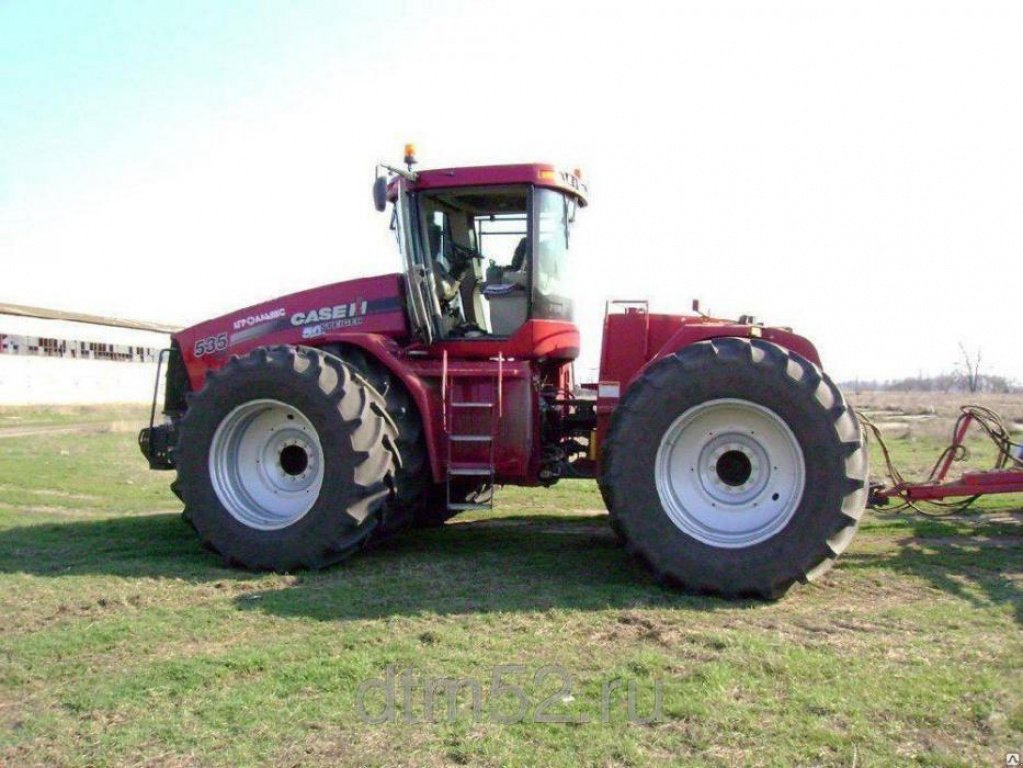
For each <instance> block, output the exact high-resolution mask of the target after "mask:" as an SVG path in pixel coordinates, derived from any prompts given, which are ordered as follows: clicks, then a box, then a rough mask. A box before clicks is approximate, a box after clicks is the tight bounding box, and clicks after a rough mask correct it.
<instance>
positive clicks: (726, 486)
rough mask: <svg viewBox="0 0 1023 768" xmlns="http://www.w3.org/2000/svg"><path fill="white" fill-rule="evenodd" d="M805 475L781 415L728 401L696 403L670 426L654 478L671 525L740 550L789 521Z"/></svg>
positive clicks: (798, 451) (796, 446)
mask: <svg viewBox="0 0 1023 768" xmlns="http://www.w3.org/2000/svg"><path fill="white" fill-rule="evenodd" d="M805 474H806V469H805V463H804V459H803V452H802V449H801V448H800V446H799V443H798V441H797V440H796V437H795V435H794V434H793V433H792V430H791V429H789V427H788V425H787V424H785V422H784V421H783V420H782V419H781V417H779V416H778V415H777V414H776V413H774V411H771V410H770V409H768V408H765V407H763V406H760V405H757V404H755V403H752V402H749V401H746V400H738V399H730V398H729V399H720V400H711V401H708V402H706V403H701V404H700V405H697V406H694V407H693V408H690V409H689V410H687V411H686V412H685V413H683V414H682V415H681V416H679V417H678V418H677V419H676V420H675V421H674V422H673V423H672V424H671V426H669V427H668V429H667V430H666V431H665V433H664V435H663V437H662V439H661V443H660V446H659V447H658V451H657V457H656V460H655V470H654V479H655V483H656V486H657V493H658V495H659V496H660V499H661V504H662V506H663V508H664V510H665V512H666V513H667V515H668V517H669V518H670V519H671V521H672V522H673V523H674V524H675V526H676V527H678V528H679V529H680V530H682V531H683V532H684V533H686V534H688V535H690V536H692V537H694V538H696V539H698V540H700V541H702V542H704V543H705V544H710V545H712V546H717V547H727V548H738V547H749V546H752V545H754V544H758V543H760V542H762V541H765V540H767V539H769V538H770V537H771V536H773V535H775V534H776V533H778V532H779V531H780V530H781V529H782V528H784V527H785V525H787V524H788V521H789V520H790V519H791V517H792V515H793V514H794V513H795V510H796V508H797V507H798V506H799V502H800V501H801V499H802V495H803V486H804V484H805Z"/></svg>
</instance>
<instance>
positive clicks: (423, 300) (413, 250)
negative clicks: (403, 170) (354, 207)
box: [394, 177, 441, 344]
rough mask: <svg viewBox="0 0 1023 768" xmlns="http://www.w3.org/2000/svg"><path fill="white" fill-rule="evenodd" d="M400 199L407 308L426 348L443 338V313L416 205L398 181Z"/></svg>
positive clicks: (399, 226) (398, 213) (405, 185)
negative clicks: (421, 236)
mask: <svg viewBox="0 0 1023 768" xmlns="http://www.w3.org/2000/svg"><path fill="white" fill-rule="evenodd" d="M397 181H398V197H397V199H396V200H395V201H394V213H395V219H396V226H397V230H398V232H397V234H398V248H399V250H400V251H401V256H402V259H403V260H404V262H405V283H406V286H407V289H408V307H409V315H410V321H411V323H412V330H413V332H414V333H415V334H416V335H417V336H419V337H420V338H421V339H422V340H423V341H424V342H426V343H427V344H432V343H433V342H434V340H435V339H437V338H438V337H439V336H440V333H439V329H440V327H441V325H440V319H441V312H440V301H439V300H438V299H437V291H436V286H435V284H434V281H433V271H432V266H431V261H430V258H429V255H428V254H427V253H426V250H425V248H424V247H423V244H422V239H421V238H420V237H419V236H418V234H419V233H418V224H417V220H416V215H415V201H414V199H413V197H412V194H411V192H410V191H409V189H408V182H407V181H406V180H405V179H404V178H401V177H398V180H397Z"/></svg>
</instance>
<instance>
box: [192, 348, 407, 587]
mask: <svg viewBox="0 0 1023 768" xmlns="http://www.w3.org/2000/svg"><path fill="white" fill-rule="evenodd" d="M397 436H398V435H397V428H396V426H395V424H394V422H393V421H392V420H391V419H390V418H389V417H388V415H387V411H386V405H385V402H384V399H383V397H382V396H381V395H380V394H379V393H378V392H377V391H376V390H375V389H374V388H373V387H372V386H371V385H370V384H369V383H368V382H367V381H366V380H365V379H363V378H362V377H361V376H359V375H358V374H357V373H356V372H355V371H354V370H352V368H350V367H349V366H348V365H346V364H345V363H344V362H342V361H341V360H339V359H338V358H336V357H334V356H333V355H328V354H324V353H323V352H320V351H318V350H314V349H309V348H306V347H290V346H279V347H269V348H263V349H257V350H256V351H254V352H252V353H250V354H249V355H246V356H245V357H235V358H232V359H231V360H230V361H229V362H228V363H227V364H226V365H225V366H224V367H223V368H221V369H220V370H218V371H211V372H210V373H208V374H207V380H206V383H205V385H204V386H203V388H202V389H201V390H200V391H199V392H198V393H197V394H195V395H194V396H192V397H191V398H190V400H189V406H188V411H187V412H186V414H185V417H184V418H183V419H182V421H181V425H180V429H179V438H178V447H177V456H178V480H177V483H176V485H177V490H178V491H179V492H180V494H181V497H182V500H183V501H184V502H185V516H186V519H188V520H189V522H191V524H192V525H193V527H194V528H195V529H196V530H197V531H198V533H199V535H200V536H201V537H202V539H203V542H204V543H205V544H206V546H207V547H209V548H210V549H213V550H215V551H217V552H219V553H220V554H221V555H222V556H223V557H224V559H225V560H226V561H227V562H229V563H231V564H238V565H243V566H245V567H247V568H254V569H267V570H275V571H289V570H293V569H296V568H320V567H324V566H327V565H330V564H332V563H334V562H337V561H338V560H341V559H343V558H344V557H346V556H348V555H350V554H352V553H354V552H355V551H357V550H358V549H359V548H361V547H362V546H363V545H364V544H365V543H366V542H367V541H368V539H369V537H370V535H371V534H372V533H373V532H374V531H375V530H376V529H377V528H379V527H381V526H382V525H384V524H385V523H386V522H387V516H388V515H389V513H390V504H389V502H390V500H391V499H392V498H393V495H394V486H395V482H394V478H395V473H396V468H397V467H398V466H399V464H400V454H399V450H398V448H397Z"/></svg>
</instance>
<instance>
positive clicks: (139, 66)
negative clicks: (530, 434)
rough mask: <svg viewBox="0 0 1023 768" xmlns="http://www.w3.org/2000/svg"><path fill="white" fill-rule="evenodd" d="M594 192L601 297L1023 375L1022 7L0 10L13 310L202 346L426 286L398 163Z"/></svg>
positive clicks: (585, 295)
mask: <svg viewBox="0 0 1023 768" xmlns="http://www.w3.org/2000/svg"><path fill="white" fill-rule="evenodd" d="M406 141H414V142H415V143H416V144H417V146H418V147H419V156H420V160H421V165H422V167H439V166H448V165H472V164H483V163H499V162H530V161H543V162H555V163H558V164H563V165H564V166H566V167H568V168H574V167H581V168H582V169H583V171H584V174H585V176H586V179H587V181H588V183H589V185H590V190H591V205H590V207H589V208H587V209H586V210H584V211H583V212H582V213H581V215H580V217H579V218H580V222H579V229H578V232H577V233H576V236H575V237H574V238H573V241H572V245H573V249H572V250H573V256H574V258H575V260H576V274H577V291H576V297H577V321H578V322H579V324H580V326H581V328H582V330H583V345H584V355H583V359H582V360H581V361H580V362H581V366H580V370H579V373H580V374H581V378H586V373H587V368H588V367H590V366H592V365H594V364H595V360H596V358H597V356H598V354H599V347H600V332H601V316H602V311H603V302H604V300H605V299H606V298H612V297H621V298H629V299H633V298H648V299H649V300H650V301H651V304H652V306H653V308H654V309H655V310H662V311H685V310H687V309H688V307H689V305H690V302H691V300H692V298H694V297H699V298H700V299H701V300H702V302H703V305H704V307H705V308H707V307H709V308H710V310H712V311H714V312H715V313H718V314H723V315H726V316H729V315H730V316H736V315H738V314H740V313H751V314H755V315H756V316H757V317H758V318H761V319H764V320H766V321H769V322H774V323H778V324H782V325H791V326H794V327H795V328H796V330H798V331H799V332H802V333H804V334H805V335H807V336H809V337H810V338H811V339H812V340H813V341H814V342H815V343H816V344H817V345H818V347H819V349H820V351H821V354H822V357H823V360H824V364H825V367H826V368H828V369H829V370H830V371H831V373H832V374H833V375H834V376H835V377H836V378H839V379H849V378H854V377H861V378H894V377H901V376H905V375H913V374H916V373H918V372H923V373H937V372H940V371H943V370H948V369H950V368H951V367H952V365H953V363H954V362H955V361H956V358H957V356H958V350H957V346H958V343H959V342H960V341H962V342H964V343H966V344H968V345H969V346H970V347H976V346H981V347H982V348H983V351H984V357H985V360H986V362H987V365H988V370H989V371H990V372H993V373H1000V374H1003V375H1008V376H1011V377H1014V378H1017V379H1020V380H1023V355H1021V354H1020V344H1019V342H1018V337H1019V335H1018V327H1019V324H1020V321H1019V318H1020V315H1021V312H1020V309H1019V307H1018V306H1017V301H1018V298H1019V291H1018V286H1019V280H1020V277H1021V275H1023V270H1021V269H1020V268H1019V266H1018V265H1019V263H1020V260H1021V259H1020V257H1021V253H1023V3H984V2H963V3H955V4H948V3H940V2H919V3H898V2H879V3H868V2H853V3H826V2H820V1H815V2H785V3H764V2H753V3H734V2H706V3H680V2H672V3H663V4H662V3H657V4H650V3H642V2H630V3H615V4H604V3H597V2H584V3H555V2H550V1H549V0H548V2H540V3H532V2H515V3H509V2H500V3H472V4H470V3H457V2H429V3H426V2H421V3H393V2H381V1H380V0H376V1H374V2H369V3H350V2H349V3H339V2H323V3H314V2H306V3H295V2H283V1H281V2H265V3H259V4H256V3H229V2H212V3H209V2H177V1H176V2H173V3H171V2H165V3H162V4H157V3H148V4H142V3H133V2H123V3H103V2H91V3H82V2H68V3H52V2H44V1H42V0H39V1H35V2H28V1H27V0H26V1H25V2H16V1H13V0H8V1H7V2H4V3H2V4H0V301H9V302H15V303H22V304H36V305H43V306H48V307H57V308H62V309H75V310H80V311H85V312H93V313H103V314H116V315H122V316H128V317H133V318H140V319H149V320H155V321H161V322H169V323H180V324H188V323H192V322H197V321H199V320H201V319H203V318H206V317H209V316H213V315H217V314H222V313H224V312H227V311H229V310H232V309H235V308H238V307H241V306H244V305H247V304H251V303H254V302H257V301H261V300H264V299H269V298H271V297H273V296H275V295H279V294H282V293H286V292H291V291H295V290H300V289H302V288H307V287H312V286H314V285H319V284H323V283H329V282H335V281H339V280H344V279H348V278H352V277H358V276H364V275H370V274H382V273H387V272H394V271H398V270H399V269H400V264H399V260H398V256H397V253H396V251H395V248H394V245H393V240H392V239H391V236H390V233H389V232H388V231H387V218H386V217H385V216H383V215H380V214H378V213H376V211H375V210H374V209H373V205H372V199H371V194H370V192H371V184H372V179H373V166H374V163H375V162H376V161H378V160H385V161H390V162H397V161H399V160H400V154H401V149H402V145H403V143H404V142H406Z"/></svg>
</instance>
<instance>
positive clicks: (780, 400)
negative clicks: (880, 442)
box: [610, 349, 851, 594]
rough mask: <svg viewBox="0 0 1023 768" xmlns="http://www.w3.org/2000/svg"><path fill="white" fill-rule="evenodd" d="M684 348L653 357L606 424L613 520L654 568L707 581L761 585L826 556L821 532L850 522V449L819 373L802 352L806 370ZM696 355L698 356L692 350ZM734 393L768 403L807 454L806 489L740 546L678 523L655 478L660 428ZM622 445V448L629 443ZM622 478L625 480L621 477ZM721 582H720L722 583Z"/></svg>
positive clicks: (697, 582) (792, 575) (713, 586)
mask: <svg viewBox="0 0 1023 768" xmlns="http://www.w3.org/2000/svg"><path fill="white" fill-rule="evenodd" d="M700 352H701V351H697V350H692V349H687V350H683V351H682V352H680V353H678V354H677V355H673V356H670V357H667V358H665V359H663V360H661V361H659V362H657V363H655V365H654V366H652V367H651V369H650V370H649V372H648V373H647V374H646V375H645V376H644V378H643V379H641V380H640V381H638V382H637V383H636V384H635V385H634V387H633V389H632V390H630V392H629V394H628V397H627V403H625V404H624V405H626V408H625V409H624V410H622V411H621V412H620V413H616V418H615V423H614V424H613V426H612V430H613V432H614V440H615V446H616V449H615V451H614V457H613V463H614V466H613V468H612V470H611V473H613V475H614V476H616V477H617V478H619V480H618V481H617V482H616V484H615V485H614V486H613V487H612V488H611V489H610V490H611V493H610V495H611V497H612V499H613V504H614V510H613V512H614V513H615V523H616V525H617V526H619V527H620V529H621V532H622V533H623V534H624V536H625V538H626V539H627V541H629V542H630V543H632V544H633V545H634V546H635V547H636V548H637V549H639V550H640V553H641V554H642V555H643V556H644V557H645V558H646V559H647V560H648V561H649V562H650V564H651V565H652V566H653V567H654V569H655V570H656V571H657V572H658V573H661V574H663V575H665V576H667V577H668V578H669V579H671V580H673V581H677V582H681V583H684V584H686V585H689V586H694V587H696V588H699V589H706V590H710V591H726V592H730V593H746V592H748V593H761V594H762V593H765V592H770V591H771V589H772V588H765V585H783V584H787V583H791V581H793V580H796V579H800V578H802V577H803V576H804V575H805V574H806V573H807V572H808V571H809V570H810V569H811V568H812V567H813V566H814V565H816V563H817V562H819V561H820V560H821V559H822V558H823V557H824V556H826V546H827V544H826V542H827V540H828V539H829V538H831V537H832V536H833V535H834V534H835V533H837V532H838V531H840V530H842V529H843V528H845V527H846V526H848V525H849V524H850V522H851V521H850V520H849V519H848V518H846V517H845V516H844V515H842V514H841V509H842V505H843V500H844V498H845V495H846V493H847V492H848V491H847V486H848V479H847V477H846V475H845V471H844V466H845V456H846V455H847V451H846V449H845V447H844V446H843V443H842V441H841V440H840V438H839V436H838V434H837V432H836V430H835V427H834V416H833V414H832V413H831V412H830V410H829V408H828V407H825V405H824V404H823V403H821V402H820V401H819V400H818V399H817V398H816V396H815V392H816V389H817V386H816V385H817V383H819V381H820V378H819V376H816V375H815V372H814V367H813V366H812V365H811V364H810V363H808V362H806V361H797V362H799V364H800V366H801V367H802V369H803V372H804V375H803V377H802V380H800V381H796V380H793V379H792V377H791V376H790V375H788V373H787V372H786V366H785V364H784V363H781V361H779V363H780V364H776V365H764V366H758V367H757V368H756V370H755V371H754V369H753V366H752V364H751V363H750V362H749V361H748V360H746V359H744V356H743V355H733V356H718V355H710V354H703V355H702V356H701V354H700ZM697 358H698V359H697ZM726 398H732V399H737V400H743V401H747V402H750V403H754V404H756V405H759V406H762V407H764V408H767V409H769V410H770V411H772V412H773V413H774V414H776V415H777V416H778V417H779V418H781V419H782V420H783V421H784V422H785V423H786V424H787V425H788V427H789V429H791V431H792V433H793V435H794V436H795V438H796V440H797V442H798V443H799V446H800V448H801V449H802V453H803V458H804V464H805V484H804V488H803V494H802V498H801V500H800V503H799V505H798V507H797V508H796V510H795V512H794V513H793V514H792V517H791V518H790V519H789V521H788V523H787V524H786V526H785V527H784V528H783V529H782V530H781V531H779V532H778V533H776V534H775V535H773V536H772V537H771V538H769V539H767V540H765V541H763V542H760V543H758V544H754V545H752V546H749V547H742V548H726V547H715V546H712V545H709V544H706V543H704V542H701V541H700V540H698V539H696V538H693V537H692V536H689V535H688V534H686V533H684V532H683V531H682V530H681V529H679V528H678V527H677V526H676V525H675V524H674V523H673V522H672V521H671V519H670V517H669V516H668V514H667V513H666V512H665V510H664V508H663V505H662V503H661V499H660V495H659V493H658V491H657V486H656V481H655V465H656V456H657V452H658V449H659V447H660V442H661V437H662V436H663V435H664V434H665V432H666V431H667V430H668V429H669V427H670V426H671V425H672V424H673V423H674V422H675V420H676V419H678V418H679V417H680V416H681V415H682V414H683V413H685V412H686V411H688V410H689V409H690V408H693V407H694V406H697V405H700V404H702V403H706V402H709V401H713V400H720V399H726ZM626 447H627V448H626ZM622 479H625V483H626V484H627V488H622V487H619V486H621V485H622ZM721 585H725V588H724V589H723V590H722V589H721Z"/></svg>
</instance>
